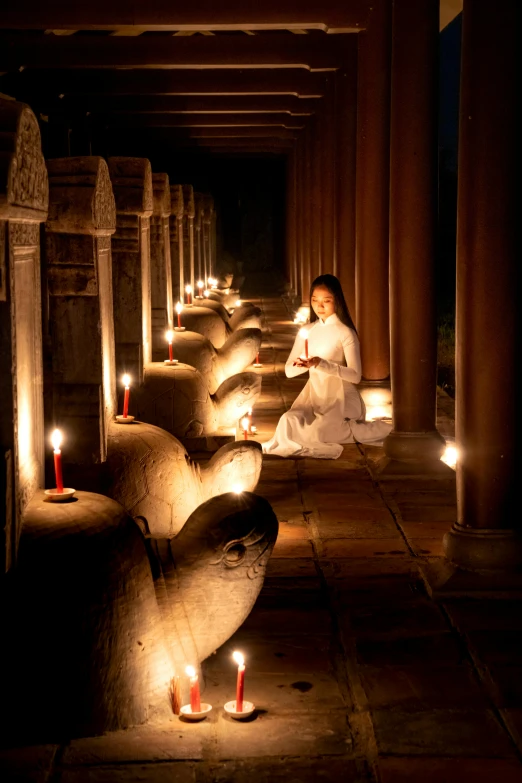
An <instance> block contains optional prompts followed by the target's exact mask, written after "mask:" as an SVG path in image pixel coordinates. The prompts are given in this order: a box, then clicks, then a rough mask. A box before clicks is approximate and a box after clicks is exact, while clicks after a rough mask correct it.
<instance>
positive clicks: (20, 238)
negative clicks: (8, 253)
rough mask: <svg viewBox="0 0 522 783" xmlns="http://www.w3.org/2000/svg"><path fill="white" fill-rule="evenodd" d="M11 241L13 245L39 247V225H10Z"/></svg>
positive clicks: (11, 223) (12, 223) (13, 223)
mask: <svg viewBox="0 0 522 783" xmlns="http://www.w3.org/2000/svg"><path fill="white" fill-rule="evenodd" d="M9 241H10V242H11V243H12V244H13V245H39V244H40V224H39V223H15V222H14V221H13V222H10V223H9Z"/></svg>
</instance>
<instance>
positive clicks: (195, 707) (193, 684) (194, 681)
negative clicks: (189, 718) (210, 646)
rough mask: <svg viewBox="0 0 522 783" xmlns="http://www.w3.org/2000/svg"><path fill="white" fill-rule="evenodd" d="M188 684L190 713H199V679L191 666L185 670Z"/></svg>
mask: <svg viewBox="0 0 522 783" xmlns="http://www.w3.org/2000/svg"><path fill="white" fill-rule="evenodd" d="M185 672H186V675H187V677H189V678H190V679H189V682H190V709H191V711H192V712H201V699H200V695H199V679H198V675H197V674H196V670H195V669H194V667H193V666H187V668H186V669H185Z"/></svg>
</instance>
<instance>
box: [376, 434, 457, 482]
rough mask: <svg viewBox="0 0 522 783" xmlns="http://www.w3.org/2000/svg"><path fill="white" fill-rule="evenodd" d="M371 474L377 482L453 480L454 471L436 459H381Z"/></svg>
mask: <svg viewBox="0 0 522 783" xmlns="http://www.w3.org/2000/svg"><path fill="white" fill-rule="evenodd" d="M385 443H386V441H385ZM373 473H374V474H375V478H376V479H377V480H378V481H387V480H389V481H398V480H400V479H443V480H446V481H447V480H448V479H453V480H455V471H454V470H452V469H451V468H450V467H449V466H448V465H446V464H445V463H444V462H441V461H440V459H436V458H434V459H430V460H422V461H420V460H398V459H390V458H389V457H383V458H382V459H381V460H380V461H379V462H378V464H377V466H376V467H375V469H374V471H373Z"/></svg>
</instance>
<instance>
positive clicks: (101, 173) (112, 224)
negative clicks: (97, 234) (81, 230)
mask: <svg viewBox="0 0 522 783" xmlns="http://www.w3.org/2000/svg"><path fill="white" fill-rule="evenodd" d="M94 225H95V227H96V228H97V229H100V228H107V229H112V230H113V231H114V230H115V229H116V202H115V201H114V193H113V190H112V183H111V178H110V175H109V167H108V166H107V164H106V162H105V161H104V160H100V165H99V167H98V177H97V179H96V192H95V195H94Z"/></svg>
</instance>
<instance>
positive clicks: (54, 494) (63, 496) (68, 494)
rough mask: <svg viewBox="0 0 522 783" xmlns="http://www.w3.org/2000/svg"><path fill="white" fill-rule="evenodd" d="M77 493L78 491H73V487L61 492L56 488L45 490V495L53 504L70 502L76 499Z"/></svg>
mask: <svg viewBox="0 0 522 783" xmlns="http://www.w3.org/2000/svg"><path fill="white" fill-rule="evenodd" d="M75 492H76V490H75V489H72V488H71V487H64V488H63V489H62V491H61V492H58V490H57V489H56V488H55V489H46V490H44V495H45V496H46V497H47V499H48V500H50V501H51V503H63V502H64V500H70V499H71V498H72V497H74V493H75Z"/></svg>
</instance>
